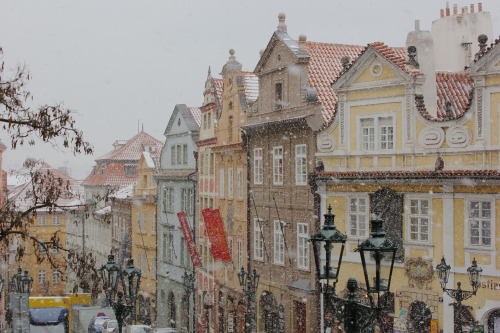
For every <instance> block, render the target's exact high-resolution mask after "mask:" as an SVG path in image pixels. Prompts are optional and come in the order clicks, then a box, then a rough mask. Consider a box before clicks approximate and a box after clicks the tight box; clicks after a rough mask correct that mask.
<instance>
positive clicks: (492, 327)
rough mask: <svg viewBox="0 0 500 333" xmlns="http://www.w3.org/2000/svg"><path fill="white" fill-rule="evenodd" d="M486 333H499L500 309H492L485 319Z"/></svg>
mask: <svg viewBox="0 0 500 333" xmlns="http://www.w3.org/2000/svg"><path fill="white" fill-rule="evenodd" d="M487 320H488V321H487V325H488V333H500V309H494V310H493V311H491V312H490V313H489V315H488V319H487Z"/></svg>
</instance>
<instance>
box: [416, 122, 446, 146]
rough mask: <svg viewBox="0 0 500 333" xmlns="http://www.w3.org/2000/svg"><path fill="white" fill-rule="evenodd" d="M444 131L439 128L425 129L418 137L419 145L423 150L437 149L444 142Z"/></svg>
mask: <svg viewBox="0 0 500 333" xmlns="http://www.w3.org/2000/svg"><path fill="white" fill-rule="evenodd" d="M444 136H445V135H444V131H443V129H442V128H440V127H427V128H425V129H424V130H423V131H422V132H421V133H420V137H419V141H420V144H421V145H422V147H425V148H439V147H441V146H442V145H443V142H444Z"/></svg>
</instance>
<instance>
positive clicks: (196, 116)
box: [188, 107, 201, 128]
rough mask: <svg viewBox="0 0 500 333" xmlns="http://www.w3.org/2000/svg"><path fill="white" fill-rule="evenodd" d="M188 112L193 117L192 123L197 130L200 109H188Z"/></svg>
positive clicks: (199, 124)
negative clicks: (195, 125) (193, 122)
mask: <svg viewBox="0 0 500 333" xmlns="http://www.w3.org/2000/svg"><path fill="white" fill-rule="evenodd" d="M188 109H189V112H191V115H192V116H193V119H194V121H195V122H196V124H197V125H198V128H199V127H200V126H201V110H200V108H195V107H188Z"/></svg>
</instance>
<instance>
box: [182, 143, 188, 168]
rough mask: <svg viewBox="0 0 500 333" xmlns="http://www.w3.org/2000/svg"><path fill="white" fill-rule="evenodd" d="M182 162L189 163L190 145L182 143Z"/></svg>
mask: <svg viewBox="0 0 500 333" xmlns="http://www.w3.org/2000/svg"><path fill="white" fill-rule="evenodd" d="M182 164H184V165H187V164H188V145H187V144H185V145H182Z"/></svg>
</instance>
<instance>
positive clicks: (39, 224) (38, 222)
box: [36, 214, 47, 227]
mask: <svg viewBox="0 0 500 333" xmlns="http://www.w3.org/2000/svg"><path fill="white" fill-rule="evenodd" d="M36 219H37V225H38V226H41V227H44V226H46V225H47V216H46V215H40V214H39V215H37V218H36ZM41 221H43V223H40V222H41Z"/></svg>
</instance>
